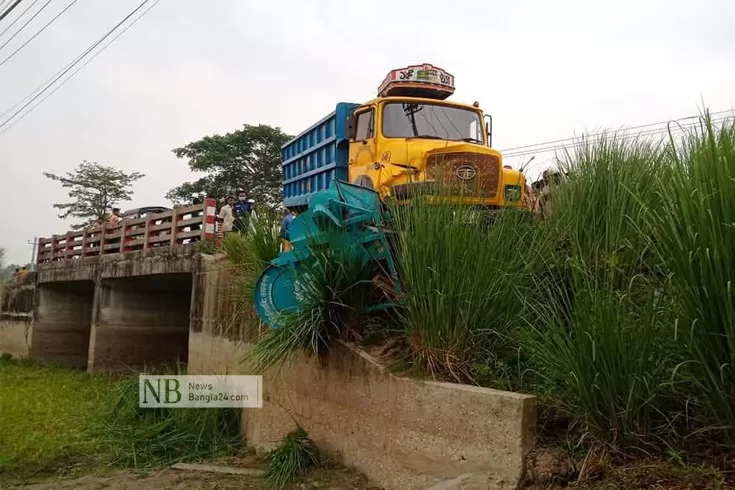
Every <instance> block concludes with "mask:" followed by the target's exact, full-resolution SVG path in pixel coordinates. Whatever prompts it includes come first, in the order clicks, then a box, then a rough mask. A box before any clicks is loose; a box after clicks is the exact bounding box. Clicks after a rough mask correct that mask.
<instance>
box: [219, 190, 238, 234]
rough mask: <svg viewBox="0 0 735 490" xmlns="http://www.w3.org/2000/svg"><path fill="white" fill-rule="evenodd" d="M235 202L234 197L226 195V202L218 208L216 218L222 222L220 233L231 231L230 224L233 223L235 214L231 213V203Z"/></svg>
mask: <svg viewBox="0 0 735 490" xmlns="http://www.w3.org/2000/svg"><path fill="white" fill-rule="evenodd" d="M234 202H235V198H234V197H232V196H227V202H226V203H225V205H224V206H222V209H220V210H219V214H218V215H217V219H218V220H219V221H221V222H222V234H225V233H229V232H231V231H232V225H233V224H234V223H235V215H234V214H233V213H232V204H233V203H234Z"/></svg>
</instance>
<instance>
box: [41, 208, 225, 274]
mask: <svg viewBox="0 0 735 490" xmlns="http://www.w3.org/2000/svg"><path fill="white" fill-rule="evenodd" d="M215 205H216V203H215V200H214V199H206V200H205V201H204V203H203V204H195V205H191V206H182V207H177V208H174V209H173V210H171V211H166V212H163V213H155V214H149V215H147V216H144V217H142V218H135V219H124V220H123V221H121V222H120V224H119V225H117V226H115V227H113V226H111V225H110V224H109V223H105V224H103V225H99V226H94V227H91V228H87V229H85V230H77V231H69V232H67V233H66V234H65V235H53V236H51V238H39V239H38V254H37V256H36V263H38V264H43V263H48V262H58V261H62V260H73V259H78V258H82V257H94V256H97V255H102V254H114V253H121V252H130V251H133V250H146V249H150V248H155V247H174V246H176V245H181V244H183V243H191V242H197V241H202V240H214V237H215Z"/></svg>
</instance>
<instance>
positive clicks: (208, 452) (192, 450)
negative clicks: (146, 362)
mask: <svg viewBox="0 0 735 490" xmlns="http://www.w3.org/2000/svg"><path fill="white" fill-rule="evenodd" d="M117 389H118V398H117V403H116V404H115V405H114V406H113V408H112V410H111V412H110V414H109V416H108V417H107V419H106V420H105V421H104V425H103V426H101V427H98V428H96V429H95V430H96V431H97V432H98V433H99V434H100V439H101V440H102V441H103V443H104V445H105V446H107V447H108V448H109V450H108V453H107V454H108V456H107V457H108V458H109V459H111V460H112V461H111V462H112V463H113V464H118V465H123V466H131V467H134V468H143V467H152V466H160V465H170V464H174V463H177V462H190V461H202V460H205V459H208V458H212V457H216V456H221V455H232V454H235V453H237V452H238V451H240V450H241V448H242V435H241V432H240V411H239V410H238V409H236V408H197V409H187V408H145V409H144V408H140V407H139V406H138V396H139V395H138V380H137V378H136V379H129V380H124V381H121V382H119V383H118V384H117Z"/></svg>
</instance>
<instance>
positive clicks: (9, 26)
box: [0, 0, 39, 36]
mask: <svg viewBox="0 0 735 490" xmlns="http://www.w3.org/2000/svg"><path fill="white" fill-rule="evenodd" d="M38 1H39V0H33V2H32V3H31V4H30V5H29V6H28V8H27V9H25V10H24V11H23V12H21V13H20V15H18V17H16V18H15V19H13V22H11V23H10V24H9V25H8V27H6V28H5V29H3V31H2V32H0V36H2V35H4V34H5V33H6V32H8V30H9V29H10V28H11V27H13V26H14V25H15V23H16V22H18V21H19V20H20V19H22V18H23V16H24V15H25V14H26V13H27V12H28V11H29V10H31V9H32V8H33V6H34V5H36V4H37V3H38Z"/></svg>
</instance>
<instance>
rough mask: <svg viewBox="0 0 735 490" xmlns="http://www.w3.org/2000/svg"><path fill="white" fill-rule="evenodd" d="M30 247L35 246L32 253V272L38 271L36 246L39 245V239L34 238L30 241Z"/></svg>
mask: <svg viewBox="0 0 735 490" xmlns="http://www.w3.org/2000/svg"><path fill="white" fill-rule="evenodd" d="M27 243H28V245H31V244H32V245H33V251H32V252H31V271H33V270H35V269H36V245H38V237H36V238H34V239H33V241H31V240H28V242H27Z"/></svg>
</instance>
